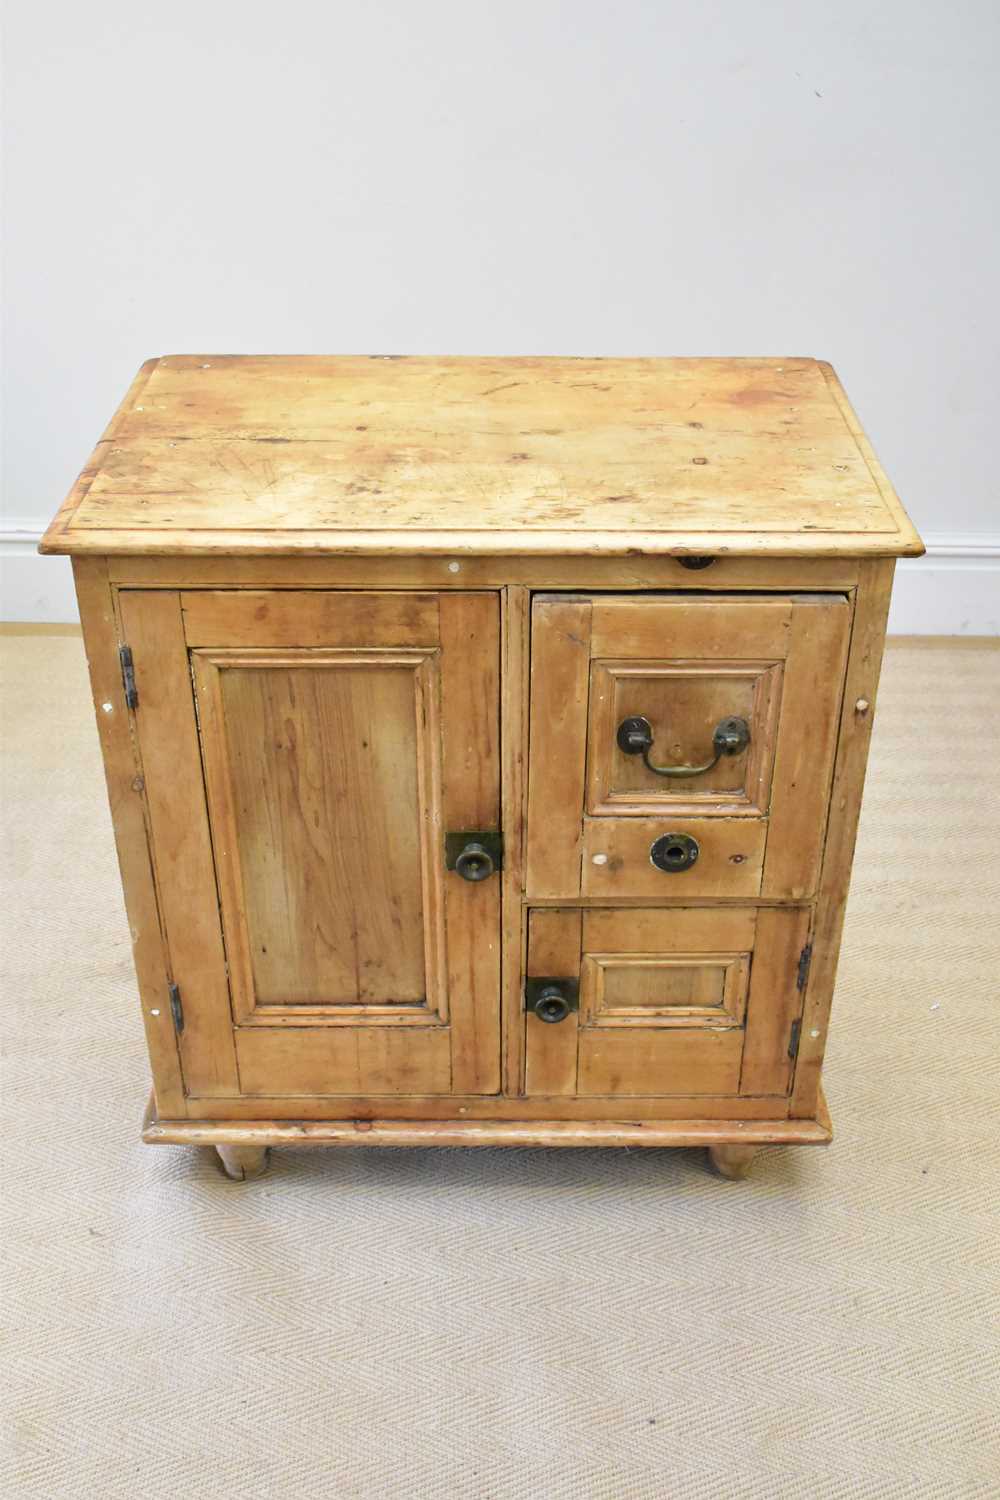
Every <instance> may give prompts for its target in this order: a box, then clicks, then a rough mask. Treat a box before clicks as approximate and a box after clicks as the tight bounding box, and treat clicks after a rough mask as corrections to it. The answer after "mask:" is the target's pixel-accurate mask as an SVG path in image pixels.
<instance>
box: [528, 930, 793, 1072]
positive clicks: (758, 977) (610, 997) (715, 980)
mask: <svg viewBox="0 0 1000 1500" xmlns="http://www.w3.org/2000/svg"><path fill="white" fill-rule="evenodd" d="M809 917H810V913H809V910H808V909H807V908H803V907H793V908H787V909H782V908H764V909H761V910H757V909H756V908H754V907H711V908H698V907H688V908H684V907H675V908H670V909H667V910H663V909H661V910H653V909H641V908H636V909H633V908H629V909H622V908H618V909H603V910H602V909H594V910H587V911H584V912H581V911H574V910H547V911H533V912H531V914H530V917H529V927H528V972H529V974H530V975H532V976H534V977H537V978H546V979H551V980H553V981H555V982H557V983H558V981H560V980H562V981H569V982H570V984H569V986H567V987H566V992H567V993H570V988H571V986H572V982H573V981H575V980H578V981H579V1000H578V1009H576V1010H571V1011H570V1012H569V1014H568V1015H566V1016H565V1018H564V1019H563V1020H560V1021H557V1022H546V1021H543V1020H541V1019H539V1018H538V1017H537V1016H536V1015H535V1014H534V1013H531V1012H529V1014H528V1015H527V1016H526V1020H525V1026H526V1054H527V1073H526V1086H527V1092H528V1093H529V1094H541V1093H554V1094H561V1095H564V1096H576V1097H580V1098H583V1097H587V1096H597V1097H604V1096H613V1095H619V1094H620V1095H622V1096H624V1097H645V1098H649V1097H655V1096H658V1095H659V1096H663V1095H670V1094H675V1095H691V1096H698V1095H701V1094H704V1095H725V1094H730V1095H733V1096H734V1097H744V1098H745V1097H758V1096H761V1095H768V1096H772V1095H773V1096H785V1095H786V1094H787V1091H788V1088H789V1086H790V1081H791V1060H790V1058H789V1043H790V1040H791V1037H792V1028H793V1023H794V1022H795V1021H796V1020H797V1019H798V1017H799V1015H800V1013H801V1007H802V994H801V991H800V989H799V987H798V965H799V958H800V955H801V951H802V948H803V946H804V945H805V942H806V937H807V934H808V930H809Z"/></svg>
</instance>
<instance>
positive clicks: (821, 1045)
mask: <svg viewBox="0 0 1000 1500" xmlns="http://www.w3.org/2000/svg"><path fill="white" fill-rule="evenodd" d="M894 570H895V563H894V562H893V560H892V559H891V558H879V559H878V560H873V561H870V562H863V563H862V564H861V565H860V570H859V573H860V577H859V583H858V590H857V594H856V596H855V605H854V621H853V627H852V630H851V644H850V650H849V654H848V659H847V676H846V680H845V685H844V701H843V705H842V708H841V715H840V736H839V740H838V743H837V755H836V760H835V762H834V773H833V790H832V794H831V798H830V812H829V823H828V825H827V834H826V844H825V847H824V851H823V867H822V873H821V876H820V888H819V899H818V901H817V903H816V917H815V922H814V926H813V958H812V964H811V967H810V971H809V981H808V985H807V987H806V993H805V1005H804V1007H803V1011H802V1038H801V1042H800V1045H799V1055H798V1062H797V1064H796V1068H795V1078H794V1083H793V1088H792V1105H791V1114H792V1116H793V1117H795V1118H806V1119H811V1118H812V1117H813V1116H814V1115H815V1114H816V1110H817V1107H818V1104H819V1079H820V1071H821V1069H822V1066H823V1052H824V1050H825V1047H826V1035H827V1025H828V1022H829V1018H830V1005H831V1002H832V999H833V986H834V981H835V980H836V977H837V960H838V957H839V953H840V938H841V933H842V931H843V926H844V910H845V906H846V902H847V892H848V888H849V886H850V881H851V862H852V860H853V858H854V844H855V840H856V838H857V832H858V817H859V814H860V811H861V794H862V792H863V790H864V781H865V768H866V766H867V763H868V747H869V744H870V742H871V732H872V720H873V717H874V708H875V695H876V692H877V691H878V680H879V673H880V671H881V668H882V651H883V648H884V646H885V627H886V619H887V617H888V614H889V601H890V598H891V595H892V576H893V572H894Z"/></svg>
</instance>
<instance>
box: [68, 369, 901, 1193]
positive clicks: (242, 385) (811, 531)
mask: <svg viewBox="0 0 1000 1500" xmlns="http://www.w3.org/2000/svg"><path fill="white" fill-rule="evenodd" d="M42 550H43V551H45V552H53V553H69V554H71V555H72V558H73V567H74V573H75V578H76V586H77V592H78V597H79V602H80V614H81V620H82V623H83V630H84V638H85V644H86V650H87V658H88V662H89V668H90V675H91V683H92V688H93V696H94V705H95V712H96V718H97V726H98V732H99V734H100V738H101V744H102V749H103V754H104V763H105V771H106V776H107V785H108V793H109V797H110V802H111V809H112V815H113V819H114V827H115V836H116V841H117V846H118V854H119V860H120V864H121V871H122V879H123V883H124V889H125V898H126V904H127V909H128V916H129V922H130V926H131V931H132V936H133V945H134V953H135V965H136V972H137V976H138V982H139V994H140V999H141V1007H142V1015H143V1021H144V1024H145V1029H146V1037H147V1042H148V1047H149V1055H150V1061H151V1067H152V1076H153V1093H152V1097H151V1100H150V1104H149V1108H148V1110H147V1115H146V1119H145V1122H144V1125H143V1139H144V1140H146V1141H147V1142H150V1143H154V1144H164V1143H165V1144H191V1145H208V1146H214V1147H216V1148H217V1150H218V1152H219V1156H220V1158H221V1160H222V1163H223V1166H224V1167H225V1170H226V1171H227V1172H228V1173H229V1175H230V1176H234V1177H249V1176H252V1175H255V1174H256V1173H257V1172H258V1171H260V1170H261V1169H262V1167H263V1165H264V1163H265V1160H266V1154H267V1150H268V1148H269V1147H271V1146H275V1145H282V1144H286V1143H287V1144H298V1145H302V1144H317V1145H324V1144H325V1145H381V1144H384V1145H430V1144H446V1145H454V1144H469V1145H502V1144H511V1145H539V1144H542V1145H553V1146H570V1145H640V1146H641V1145H649V1146H704V1147H707V1148H708V1151H709V1153H710V1155H711V1158H712V1160H713V1162H714V1164H715V1166H716V1167H717V1169H718V1170H719V1171H721V1172H722V1173H723V1175H725V1176H729V1177H736V1176H741V1175H742V1174H743V1173H744V1172H745V1171H746V1169H747V1167H748V1165H749V1162H750V1160H751V1158H752V1156H753V1153H754V1150H755V1149H756V1147H757V1146H759V1145H760V1144H762V1143H766V1142H784V1143H789V1144H823V1143H825V1142H827V1141H829V1140H830V1134H831V1131H830V1121H829V1117H828V1114H827V1109H826V1105H825V1102H824V1098H823V1093H822V1089H821V1085H820V1070H821V1066H822V1060H823V1052H824V1047H825V1043H826V1037H827V1026H828V1022H829V1015H830V1005H831V999H832V994H833V987H834V978H835V973H836V963H837V952H838V947H839V943H840V935H841V927H842V923H843V918H844V908H845V901H846V896H847V887H848V881H849V877H850V866H851V857H852V852H853V845H854V837H855V830H856V825H857V819H858V812H859V807H860V801H861V792H862V783H863V780H864V772H865V761H866V756H867V749H868V741H869V737H870V734H871V727H872V715H873V710H874V703H875V695H876V690H877V686H878V674H879V666H880V661H881V655H882V647H883V640H884V633H885V621H886V613H887V609H888V604H889V594H890V589H891V583H892V573H893V567H894V559H895V558H896V557H897V556H902V555H909V556H913V555H917V554H919V553H920V552H921V551H922V546H921V543H920V540H919V538H918V536H917V535H916V533H915V531H914V530H913V527H912V526H911V525H910V523H909V521H908V520H907V518H906V515H905V513H904V512H903V510H902V508H901V506H900V504H899V501H898V500H897V498H896V496H895V494H894V493H893V491H892V488H891V487H890V485H889V483H888V481H887V479H886V478H885V475H884V474H883V472H882V470H881V468H880V467H879V464H878V462H877V460H876V459H875V456H874V454H873V453H872V450H871V448H870V446H869V444H868V442H867V441H866V439H865V437H864V434H863V432H862V431H861V428H860V426H859V424H858V422H857V419H856V417H855V416H854V414H853V412H852V410H851V407H850V406H849V404H848V402H847V399H846V397H845V395H844V392H843V390H842V388H841V386H840V384H839V382H838V380H837V378H836V376H835V374H834V372H833V370H832V369H831V368H830V366H829V365H826V364H823V363H821V362H817V361H815V360H811V359H786V360H781V359H635V360H631V359H624V360H621V359H605V360H599V359H542V358H530V359H465V358H461V359H460V358H455V359H438V358H382V357H376V358H354V357H331V358H325V357H322V358H321V357H302V358H298V357H295V358H292V357H284V356H281V357H278V356H275V357H249V356H224V357H223V356H209V355H205V356H188V355H181V356H170V357H166V358H161V359H154V360H150V361H149V362H148V363H147V364H146V365H144V366H143V368H142V369H141V370H140V372H139V374H138V375H137V377H136V379H135V381H134V382H133V385H132V387H131V388H130V390H129V392H128V393H127V395H126V397H125V400H124V401H123V403H122V405H121V406H120V407H119V409H118V411H117V413H116V414H115V416H114V417H113V418H112V420H111V423H110V425H109V426H108V428H107V430H106V431H105V433H104V435H103V437H102V438H101V440H100V442H99V443H98V445H97V447H96V448H95V450H94V453H93V454H92V456H91V458H90V460H89V462H88V464H87V467H86V468H85V469H84V471H83V473H82V474H81V476H80V478H79V480H78V481H77V483H76V485H75V486H74V488H73V490H72V491H71V493H70V495H69V497H68V499H67V501H66V503H65V504H64V506H63V507H62V509H61V510H60V512H59V513H58V515H57V516H56V518H55V520H54V521H53V523H52V525H51V527H50V528H49V530H48V532H47V533H46V536H45V539H44V541H43V543H42Z"/></svg>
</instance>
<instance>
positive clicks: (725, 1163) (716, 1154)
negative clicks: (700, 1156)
mask: <svg viewBox="0 0 1000 1500" xmlns="http://www.w3.org/2000/svg"><path fill="white" fill-rule="evenodd" d="M756 1155H757V1147H756V1146H709V1148H708V1159H709V1161H710V1162H711V1163H712V1166H713V1167H714V1168H715V1170H716V1171H717V1172H718V1173H719V1176H720V1177H728V1178H729V1179H730V1181H731V1182H738V1181H739V1180H740V1178H741V1177H745V1176H746V1175H747V1173H748V1172H749V1170H750V1163H751V1162H752V1161H753V1159H754V1157H755V1156H756Z"/></svg>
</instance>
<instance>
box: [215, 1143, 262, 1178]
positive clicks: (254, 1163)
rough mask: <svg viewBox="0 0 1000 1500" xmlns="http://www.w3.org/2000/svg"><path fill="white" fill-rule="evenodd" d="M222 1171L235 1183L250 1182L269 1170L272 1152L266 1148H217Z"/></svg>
mask: <svg viewBox="0 0 1000 1500" xmlns="http://www.w3.org/2000/svg"><path fill="white" fill-rule="evenodd" d="M215 1149H216V1151H218V1153H219V1160H220V1161H221V1163H222V1170H223V1171H224V1172H225V1174H226V1176H227V1177H231V1178H232V1179H233V1181H234V1182H249V1180H250V1178H251V1177H260V1176H261V1175H262V1173H264V1172H265V1171H266V1170H267V1159H268V1157H269V1156H270V1154H271V1153H270V1152H269V1151H268V1148H267V1147H266V1146H216V1148H215Z"/></svg>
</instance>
